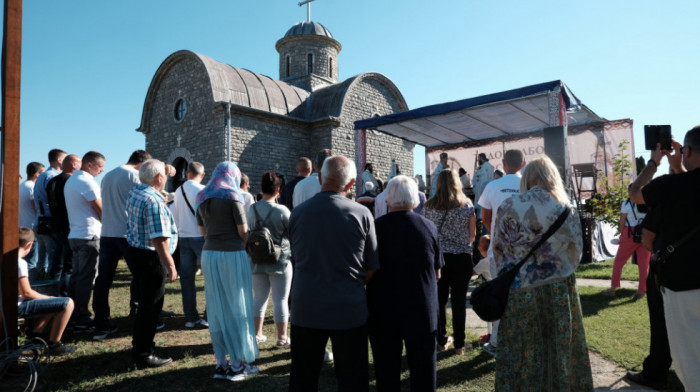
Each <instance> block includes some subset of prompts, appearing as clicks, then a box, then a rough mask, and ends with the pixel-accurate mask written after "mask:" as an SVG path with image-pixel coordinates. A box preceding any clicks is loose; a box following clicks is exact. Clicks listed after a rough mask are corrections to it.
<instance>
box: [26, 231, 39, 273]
mask: <svg viewBox="0 0 700 392" xmlns="http://www.w3.org/2000/svg"><path fill="white" fill-rule="evenodd" d="M38 258H39V240H38V239H35V240H34V242H33V243H32V249H30V250H29V253H27V256H26V257H25V258H24V260H25V261H26V262H27V270H28V272H29V276H28V278H29V281H30V282H34V281H36V280H37V279H38V278H39V276H38V275H39V274H38V271H37V269H36V262H37V260H38Z"/></svg>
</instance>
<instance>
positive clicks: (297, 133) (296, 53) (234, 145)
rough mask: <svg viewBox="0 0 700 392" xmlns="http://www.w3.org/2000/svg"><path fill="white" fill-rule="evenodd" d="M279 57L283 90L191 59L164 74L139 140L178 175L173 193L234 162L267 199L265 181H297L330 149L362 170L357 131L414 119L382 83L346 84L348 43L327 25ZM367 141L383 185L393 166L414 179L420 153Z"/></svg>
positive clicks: (376, 136) (180, 57) (371, 78)
mask: <svg viewBox="0 0 700 392" xmlns="http://www.w3.org/2000/svg"><path fill="white" fill-rule="evenodd" d="M275 48H276V49H277V52H279V80H277V79H273V78H271V77H269V76H265V75H261V74H256V73H254V72H251V71H249V70H247V69H242V68H237V67H234V66H231V65H228V64H224V63H221V62H218V61H216V60H214V59H212V58H210V57H207V56H205V55H202V54H198V53H194V52H191V51H188V50H181V51H178V52H175V53H173V54H172V55H170V56H169V57H168V58H166V59H165V61H163V63H162V64H161V65H160V67H159V68H158V70H157V71H156V73H155V76H154V77H153V80H152V81H151V85H150V86H149V88H148V93H147V94H146V101H145V103H144V108H143V114H142V117H141V126H140V127H139V128H138V129H137V131H138V132H142V133H144V134H145V135H146V150H147V151H149V152H150V153H151V154H152V155H153V157H154V158H158V159H161V160H163V161H165V162H166V163H171V164H173V166H175V167H176V169H177V171H178V175H177V176H176V177H175V179H174V180H172V181H171V183H170V184H169V185H168V186H169V188H170V190H174V188H176V187H177V186H179V184H180V183H181V182H183V181H184V169H185V167H186V166H187V163H188V162H190V161H199V162H202V163H203V164H204V166H205V169H206V171H207V174H209V173H211V171H212V170H213V169H214V167H215V166H216V165H217V164H218V163H219V162H222V161H225V160H230V161H233V162H235V163H236V164H237V165H238V166H239V167H240V169H241V171H242V172H244V173H246V174H248V176H249V177H250V181H251V193H254V192H258V191H259V183H260V178H261V176H262V173H263V172H264V171H267V170H274V171H276V172H278V173H281V174H284V175H285V177H286V179H291V178H294V176H296V171H295V165H296V161H297V159H298V158H299V157H302V156H306V157H309V158H311V159H313V156H314V155H315V153H316V152H317V151H318V150H320V149H322V148H331V149H332V150H333V151H334V152H335V153H336V154H342V155H345V156H347V157H349V158H350V159H353V160H355V161H356V162H357V159H358V154H359V153H358V150H357V145H358V144H360V143H358V138H359V137H360V136H358V133H357V131H355V130H354V129H353V126H354V122H355V121H357V120H360V119H365V118H369V117H373V116H378V115H379V116H380V115H385V114H390V113H395V112H401V111H405V110H408V107H407V105H406V101H405V100H404V98H403V96H402V94H401V92H400V91H399V89H398V88H397V87H396V86H395V85H394V83H393V82H392V81H391V80H390V79H389V78H387V77H386V76H384V75H382V74H379V73H374V72H368V73H362V74H359V75H357V76H353V77H351V78H349V79H347V80H344V81H342V82H341V81H339V80H338V76H339V72H338V69H339V63H338V54H339V53H340V50H341V45H340V42H338V41H336V40H335V39H334V38H333V36H332V35H331V33H330V31H328V29H326V28H325V27H324V26H322V25H321V24H319V23H316V22H302V23H297V24H296V25H294V26H292V28H290V29H289V31H287V33H286V34H285V35H284V37H282V38H281V39H280V40H279V41H277V44H276V45H275ZM363 140H364V142H365V143H364V144H365V154H366V155H365V156H366V162H372V163H373V165H374V169H375V173H377V174H378V176H377V178H380V179H382V180H385V179H386V176H387V174H388V173H389V170H390V166H391V160H392V159H394V160H396V163H397V164H398V165H399V168H400V169H401V172H402V173H403V174H406V175H413V148H414V144H413V143H411V142H407V141H404V140H402V139H398V138H395V137H393V136H389V135H385V134H381V133H378V132H376V131H367V133H366V137H365V138H364V139H363ZM363 169H364V168H358V175H359V173H360V172H361V171H362V170H363ZM207 178H208V175H207Z"/></svg>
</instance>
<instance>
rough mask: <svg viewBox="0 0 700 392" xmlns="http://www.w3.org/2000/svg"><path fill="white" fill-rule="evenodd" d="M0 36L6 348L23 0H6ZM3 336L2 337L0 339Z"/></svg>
mask: <svg viewBox="0 0 700 392" xmlns="http://www.w3.org/2000/svg"><path fill="white" fill-rule="evenodd" d="M4 23H5V24H4V26H3V40H2V132H1V133H2V134H1V135H0V143H1V147H0V148H1V149H2V150H1V151H2V158H1V159H2V167H1V168H0V170H1V171H0V175H2V210H1V211H0V222H1V223H2V232H1V233H2V234H0V235H1V236H2V239H1V240H0V241H1V242H2V256H1V257H2V258H0V270H2V282H0V284H2V292H1V293H0V295H2V309H3V316H4V319H2V320H0V323H2V325H1V326H0V331H1V332H0V336H2V338H3V339H7V340H6V342H7V343H6V345H5V349H10V348H11V346H12V347H17V248H18V247H19V186H18V177H16V176H18V175H19V96H20V79H21V78H20V76H21V64H22V0H5V8H4ZM0 340H2V339H0Z"/></svg>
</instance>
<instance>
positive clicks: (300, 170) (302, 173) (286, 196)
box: [280, 157, 311, 211]
mask: <svg viewBox="0 0 700 392" xmlns="http://www.w3.org/2000/svg"><path fill="white" fill-rule="evenodd" d="M296 170H297V176H296V177H295V178H294V179H292V180H291V181H289V182H288V183H286V184H285V185H284V187H283V188H282V191H280V201H281V202H282V204H284V205H285V206H287V208H289V211H292V210H293V209H294V204H293V200H292V196H293V195H294V188H295V187H296V186H297V184H298V183H299V181H301V180H303V179H304V178H306V177H308V176H309V175H311V159H309V158H307V157H301V158H299V160H298V161H297V166H296Z"/></svg>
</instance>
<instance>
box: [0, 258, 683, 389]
mask: <svg viewBox="0 0 700 392" xmlns="http://www.w3.org/2000/svg"><path fill="white" fill-rule="evenodd" d="M577 275H578V274H577ZM129 280H130V275H129V273H128V270H127V268H126V265H125V264H124V263H123V262H122V263H120V265H119V269H118V271H117V275H116V277H115V283H114V286H113V289H112V293H111V297H110V299H111V301H110V304H111V306H112V315H113V317H114V322H115V323H116V325H117V326H118V327H119V332H118V333H117V334H116V335H115V336H114V337H113V338H110V339H107V340H105V341H103V342H93V341H92V340H91V338H92V335H88V334H82V335H74V334H70V333H67V334H66V336H64V342H65V343H67V344H75V345H77V346H78V351H77V352H76V353H74V354H72V355H69V356H65V357H58V358H55V359H53V360H52V362H51V363H50V364H48V365H47V366H44V367H43V370H42V371H41V372H40V376H39V385H38V388H37V389H38V390H43V391H122V390H139V391H147V390H150V391H168V392H175V391H218V390H222V391H223V390H230V389H231V388H236V390H239V391H286V390H287V387H288V380H289V368H290V357H291V356H290V352H289V350H278V349H275V348H273V347H272V346H273V345H274V342H275V339H274V337H275V334H274V324H273V321H272V316H271V314H272V309H271V307H268V313H267V317H266V320H265V327H264V329H265V334H266V335H267V336H268V340H267V342H265V343H262V344H261V345H260V358H259V359H258V361H256V364H257V365H258V366H259V368H260V375H258V376H256V377H252V378H250V379H248V380H244V381H242V382H239V383H236V384H235V387H234V386H233V385H231V384H232V383H230V382H224V381H216V380H213V379H212V378H211V377H212V375H213V372H214V365H215V360H214V355H213V351H212V347H211V342H210V338H209V332H208V330H206V329H203V330H194V331H191V330H185V329H184V322H185V320H184V317H183V316H182V304H181V296H180V287H179V283H178V282H175V283H171V284H168V285H167V287H166V297H165V306H164V308H165V309H167V310H172V311H174V312H175V314H176V316H175V317H173V318H169V319H166V327H165V329H164V330H163V331H161V332H159V333H158V334H157V335H156V345H157V347H158V353H160V354H162V355H165V356H171V357H173V359H174V360H175V362H174V363H173V364H171V365H168V366H165V367H162V368H158V369H147V370H130V369H129V366H130V359H131V355H130V349H131V325H132V320H130V319H129V318H128V317H127V315H128V313H129V305H128V303H129ZM203 283H204V279H203V278H202V277H201V276H199V277H197V289H198V293H197V299H198V302H199V304H200V306H199V310H200V312H201V311H202V310H203V309H204V287H203ZM625 291H629V290H624V289H622V290H621V294H623V295H621V296H618V298H616V299H610V298H607V297H604V296H602V295H600V294H599V292H600V289H599V288H598V289H594V288H581V290H580V295H581V302H582V305H583V310H584V317H585V327H586V334H587V337H588V341H589V345H590V347H591V349H592V350H594V351H597V352H599V353H601V354H602V355H603V356H604V357H606V358H608V359H610V360H612V361H615V362H617V363H619V364H621V365H622V366H623V367H625V368H627V369H639V368H640V366H641V363H642V360H643V359H644V356H645V355H646V352H647V350H648V345H649V324H648V323H649V321H648V316H647V308H646V302H645V301H637V302H634V301H630V300H629V299H628V297H631V295H632V292H631V291H630V292H629V293H626V292H625ZM627 294H629V296H628V295H627ZM448 329H451V327H450V325H449V323H448ZM450 332H451V331H450ZM468 341H471V342H472V344H474V346H475V347H478V344H477V336H475V335H473V334H471V335H469V334H468ZM369 358H370V363H371V362H372V356H371V352H370V356H369ZM404 362H405V361H404ZM494 364H495V361H494V360H493V359H492V358H491V357H490V356H488V355H487V354H485V353H483V352H482V351H481V350H478V349H475V350H472V351H470V352H467V353H466V355H464V356H460V357H458V356H455V355H453V351H452V350H449V351H447V352H441V353H438V364H437V368H438V377H437V378H438V390H439V391H444V392H456V391H491V390H493V383H494V377H495V374H494ZM403 368H404V369H407V365H406V364H405V363H404V366H403ZM402 380H403V387H404V389H406V390H408V371H407V370H405V371H404V373H403V374H402ZM675 382H676V383H677V381H675ZM24 383H25V385H26V379H25V380H24ZM677 385H680V384H677ZM23 389H24V386H22V387H21V388H20V387H19V386H18V385H15V386H11V385H9V384H8V382H7V380H1V381H0V390H2V391H14V390H23ZM320 390H321V391H335V390H336V382H335V375H334V372H333V366H332V365H327V364H326V365H324V366H323V369H322V373H321V380H320ZM370 390H376V389H375V387H374V375H373V368H372V366H371V365H370ZM674 390H682V389H674Z"/></svg>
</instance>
